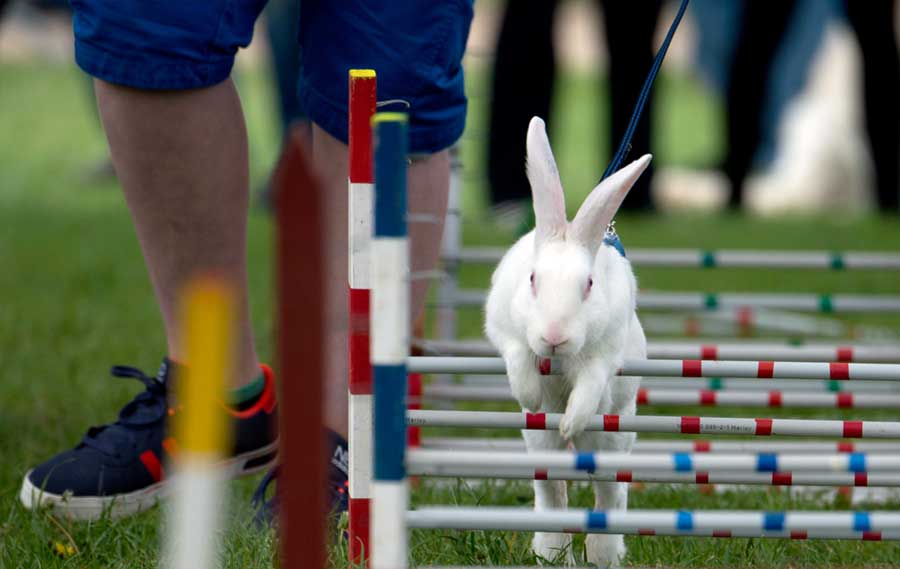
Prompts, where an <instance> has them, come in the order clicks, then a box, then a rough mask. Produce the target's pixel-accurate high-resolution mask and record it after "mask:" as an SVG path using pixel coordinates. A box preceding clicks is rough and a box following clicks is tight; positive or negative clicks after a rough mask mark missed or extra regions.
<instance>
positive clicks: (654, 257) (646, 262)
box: [444, 247, 900, 270]
mask: <svg viewBox="0 0 900 569" xmlns="http://www.w3.org/2000/svg"><path fill="white" fill-rule="evenodd" d="M504 253H506V249H504V248H502V247H466V248H463V249H462V250H461V251H460V252H459V253H458V254H457V255H447V254H445V255H444V258H445V259H447V260H453V261H459V262H464V263H497V262H498V261H499V260H500V259H501V258H502V257H503V255H504ZM628 259H629V260H630V261H631V262H632V264H635V265H642V266H648V267H702V268H715V267H755V268H773V269H774V268H777V269H832V270H842V269H894V270H900V254H894V253H868V252H857V251H847V252H837V251H836V252H830V251H751V250H728V249H723V250H721V251H702V250H697V249H629V250H628Z"/></svg>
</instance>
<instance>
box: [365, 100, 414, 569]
mask: <svg viewBox="0 0 900 569" xmlns="http://www.w3.org/2000/svg"><path fill="white" fill-rule="evenodd" d="M372 127H373V131H374V138H375V141H376V143H375V236H374V239H373V241H372V255H373V258H374V259H377V262H375V263H373V264H372V265H373V267H372V268H373V271H372V284H373V288H372V344H371V347H372V368H373V377H374V392H375V404H374V411H375V413H374V417H375V445H374V450H375V469H374V478H373V480H372V498H373V503H372V527H373V528H374V531H373V534H372V556H371V565H372V567H373V569H405V568H406V566H407V532H406V510H407V504H408V502H409V488H408V483H407V480H406V466H405V464H404V460H405V454H406V419H405V415H406V360H407V357H408V356H409V343H410V322H409V319H410V314H409V241H408V239H407V231H406V155H407V150H406V149H407V116H406V114H404V113H376V114H375V116H374V117H373V118H372Z"/></svg>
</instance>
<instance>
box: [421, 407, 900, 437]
mask: <svg viewBox="0 0 900 569" xmlns="http://www.w3.org/2000/svg"><path fill="white" fill-rule="evenodd" d="M562 417H563V415H562V414H561V413H512V412H505V411H433V410H418V411H409V412H408V413H407V423H408V424H409V425H415V426H418V427H453V428H461V427H467V428H479V429H526V430H537V431H547V430H551V431H552V430H557V429H559V422H560V420H562ZM585 430H586V431H602V432H622V433H680V434H683V435H752V436H757V437H768V436H772V435H776V436H778V435H785V436H794V437H798V436H799V437H810V436H816V437H843V438H845V439H891V438H900V423H896V422H889V421H842V420H831V419H771V418H756V419H742V418H729V417H694V416H683V417H678V416H665V415H595V416H594V417H592V418H591V420H590V422H589V423H588V425H587V427H585Z"/></svg>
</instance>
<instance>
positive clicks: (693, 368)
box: [681, 360, 703, 377]
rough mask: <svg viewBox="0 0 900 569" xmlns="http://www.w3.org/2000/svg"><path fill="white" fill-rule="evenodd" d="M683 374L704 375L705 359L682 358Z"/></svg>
mask: <svg viewBox="0 0 900 569" xmlns="http://www.w3.org/2000/svg"><path fill="white" fill-rule="evenodd" d="M681 375H682V376H683V377H702V376H703V360H682V361H681Z"/></svg>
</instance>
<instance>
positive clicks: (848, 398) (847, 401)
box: [835, 391, 853, 409]
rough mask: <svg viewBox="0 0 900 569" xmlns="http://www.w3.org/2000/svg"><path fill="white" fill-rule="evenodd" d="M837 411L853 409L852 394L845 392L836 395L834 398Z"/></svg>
mask: <svg viewBox="0 0 900 569" xmlns="http://www.w3.org/2000/svg"><path fill="white" fill-rule="evenodd" d="M835 399H836V401H837V406H838V408H839V409H850V408H852V407H853V394H852V393H847V392H846V391H844V392H842V393H838V394H837V397H836V398H835Z"/></svg>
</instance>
